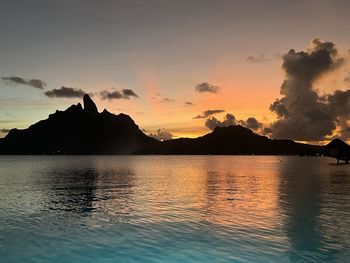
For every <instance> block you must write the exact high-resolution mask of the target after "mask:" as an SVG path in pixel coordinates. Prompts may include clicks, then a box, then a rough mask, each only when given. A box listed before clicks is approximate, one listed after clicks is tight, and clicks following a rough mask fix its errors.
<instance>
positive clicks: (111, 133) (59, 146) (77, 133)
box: [0, 94, 157, 154]
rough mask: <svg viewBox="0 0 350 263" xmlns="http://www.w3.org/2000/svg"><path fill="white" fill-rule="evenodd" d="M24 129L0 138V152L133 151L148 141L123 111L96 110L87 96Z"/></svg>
mask: <svg viewBox="0 0 350 263" xmlns="http://www.w3.org/2000/svg"><path fill="white" fill-rule="evenodd" d="M83 100H84V108H83V107H82V106H81V104H80V103H78V104H77V105H72V106H70V107H69V108H68V109H67V110H65V111H56V112H55V113H54V114H51V115H50V116H49V118H48V119H46V120H42V121H39V122H38V123H36V124H34V125H32V126H30V127H29V128H28V129H25V130H18V129H13V130H11V131H10V132H9V133H8V134H7V136H6V137H5V138H4V139H1V140H0V154H133V153H135V152H136V151H138V150H140V149H141V148H144V147H145V145H147V144H149V143H156V142H157V141H156V140H155V139H153V138H150V137H148V136H146V135H145V134H144V133H143V132H142V131H141V130H140V129H139V128H138V126H137V125H136V124H135V122H134V121H133V120H132V119H131V118H130V117H129V116H128V115H125V114H119V115H114V114H112V113H110V112H108V111H107V110H103V111H102V112H101V113H99V112H98V110H97V107H96V105H95V103H94V102H93V101H92V99H91V98H90V96H89V95H87V94H86V95H85V96H84V98H83Z"/></svg>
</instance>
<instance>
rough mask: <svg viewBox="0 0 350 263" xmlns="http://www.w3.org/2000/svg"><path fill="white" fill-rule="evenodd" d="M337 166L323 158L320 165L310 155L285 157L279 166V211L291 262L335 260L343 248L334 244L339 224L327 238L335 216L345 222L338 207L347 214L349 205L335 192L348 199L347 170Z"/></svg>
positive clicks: (335, 219) (337, 235) (348, 176)
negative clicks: (330, 236)
mask: <svg viewBox="0 0 350 263" xmlns="http://www.w3.org/2000/svg"><path fill="white" fill-rule="evenodd" d="M338 169H339V167H334V166H329V165H328V164H327V163H326V162H323V163H322V165H320V162H319V160H318V159H312V158H307V159H306V158H288V159H286V160H285V162H284V165H282V166H281V169H280V178H281V180H280V186H279V195H280V198H279V202H280V209H281V211H280V213H281V214H282V215H283V217H284V219H283V221H284V229H285V230H284V231H285V233H286V235H287V237H288V240H289V243H290V248H289V250H288V254H289V259H290V261H291V262H313V261H322V262H323V261H324V262H330V261H334V260H338V259H339V251H341V250H342V249H344V248H345V247H342V246H340V247H335V246H334V244H335V243H337V242H338V241H337V240H338V239H339V235H341V233H340V232H339V230H340V229H342V227H340V228H338V231H335V232H333V231H331V232H333V233H332V238H331V239H329V238H327V232H329V231H330V229H332V228H333V230H336V229H334V223H335V222H336V221H337V217H338V216H340V217H339V218H338V219H339V220H340V221H341V222H342V224H344V223H345V222H349V220H348V219H347V218H346V217H344V215H340V214H339V212H340V211H346V212H345V213H346V214H348V213H349V211H350V210H349V206H348V205H346V204H344V203H343V202H339V201H338V200H337V196H341V197H342V198H345V199H349V194H350V192H349V178H350V174H349V172H348V171H346V170H343V171H342V172H339V170H338ZM340 169H341V168H340ZM334 184H336V185H334ZM336 206H340V207H339V208H340V210H338V211H337V210H336V209H335V207H336ZM330 208H331V209H330ZM344 209H345V210H344ZM337 232H338V233H337ZM346 232H348V231H346ZM347 235H348V234H347ZM345 243H346V242H345ZM347 244H348V241H347Z"/></svg>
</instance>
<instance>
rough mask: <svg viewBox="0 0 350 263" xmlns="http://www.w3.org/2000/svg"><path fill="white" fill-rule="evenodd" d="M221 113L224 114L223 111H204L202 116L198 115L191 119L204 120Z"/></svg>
mask: <svg viewBox="0 0 350 263" xmlns="http://www.w3.org/2000/svg"><path fill="white" fill-rule="evenodd" d="M222 112H225V111H224V110H206V111H203V112H202V114H199V115H197V116H195V117H193V119H205V118H207V117H209V116H211V115H214V114H217V113H222Z"/></svg>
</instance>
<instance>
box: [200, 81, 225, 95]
mask: <svg viewBox="0 0 350 263" xmlns="http://www.w3.org/2000/svg"><path fill="white" fill-rule="evenodd" d="M220 89H221V88H220V87H219V86H215V85H212V84H210V83H208V82H203V83H200V84H198V85H196V87H195V90H196V91H197V92H200V93H204V92H208V93H218V92H219V90H220Z"/></svg>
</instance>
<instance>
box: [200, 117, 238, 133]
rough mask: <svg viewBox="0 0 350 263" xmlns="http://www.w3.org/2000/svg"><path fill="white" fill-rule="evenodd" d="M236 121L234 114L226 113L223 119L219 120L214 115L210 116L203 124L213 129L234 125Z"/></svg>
mask: <svg viewBox="0 0 350 263" xmlns="http://www.w3.org/2000/svg"><path fill="white" fill-rule="evenodd" d="M236 124H237V121H236V118H235V116H233V115H232V114H230V113H227V114H226V116H225V118H224V120H223V121H219V120H218V119H216V118H215V117H211V118H209V119H207V120H206V121H205V126H206V127H207V128H208V129H209V130H214V129H215V128H216V127H228V126H231V125H236Z"/></svg>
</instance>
